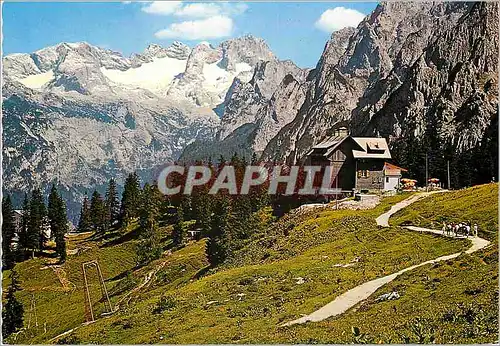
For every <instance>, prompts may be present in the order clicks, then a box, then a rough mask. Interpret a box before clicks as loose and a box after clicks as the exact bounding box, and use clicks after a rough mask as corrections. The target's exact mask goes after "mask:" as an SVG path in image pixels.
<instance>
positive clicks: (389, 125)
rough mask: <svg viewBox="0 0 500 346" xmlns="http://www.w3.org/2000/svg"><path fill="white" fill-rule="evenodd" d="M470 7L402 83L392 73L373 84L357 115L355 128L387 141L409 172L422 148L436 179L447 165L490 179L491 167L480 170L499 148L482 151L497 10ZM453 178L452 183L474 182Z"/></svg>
mask: <svg viewBox="0 0 500 346" xmlns="http://www.w3.org/2000/svg"><path fill="white" fill-rule="evenodd" d="M467 9H468V11H467V12H465V13H464V14H463V16H462V17H461V18H460V19H459V20H458V21H456V22H455V25H454V26H453V27H451V28H449V29H448V30H445V31H442V32H438V33H436V34H435V35H434V36H433V37H432V38H431V42H432V44H430V45H429V46H428V47H427V48H426V49H425V50H423V51H421V54H420V55H419V56H418V57H417V58H416V61H415V62H414V63H413V64H412V65H408V66H407V68H406V73H405V75H404V77H405V78H404V79H403V80H401V76H396V75H395V74H391V75H389V76H388V78H387V79H386V80H384V81H380V82H379V83H377V84H375V85H374V86H373V87H372V89H371V90H369V91H368V93H367V102H366V103H363V104H360V106H359V107H357V108H356V109H354V111H353V117H352V123H353V128H355V130H356V131H357V132H359V133H363V134H367V135H374V134H380V135H381V136H384V137H388V138H391V140H392V142H393V143H394V144H393V148H394V154H395V156H396V158H397V159H399V160H400V161H401V162H402V163H404V164H405V165H407V166H408V167H409V168H411V169H413V171H417V172H418V170H419V169H418V168H419V167H418V166H419V165H421V163H422V160H421V159H420V160H419V158H418V157H415V156H416V155H415V152H416V153H419V152H421V151H422V150H423V149H422V147H423V146H425V148H426V149H425V150H426V151H427V152H429V153H430V155H431V156H432V160H431V167H430V168H431V171H432V172H433V174H434V175H436V174H438V175H441V176H445V169H446V167H445V166H446V163H445V162H444V161H445V160H448V161H451V163H452V170H453V171H455V172H457V171H458V170H459V167H453V166H459V165H465V164H467V165H471V166H475V167H474V168H473V170H474V172H477V173H476V175H477V176H479V175H481V174H482V175H486V176H485V177H483V178H484V179H486V180H485V181H488V180H489V179H490V178H491V177H492V176H494V175H495V172H496V169H495V165H494V164H493V165H492V168H494V169H489V170H486V169H484V166H487V165H491V164H492V161H493V162H497V160H498V151H497V150H493V151H491V150H489V149H486V148H485V147H484V145H485V144H486V143H487V142H489V141H491V140H492V134H491V131H490V129H491V128H492V127H496V125H495V124H496V123H497V122H498V118H497V112H498V68H497V67H498V54H497V53H498V5H497V4H485V3H478V4H474V5H473V6H469V7H467ZM464 155H472V156H474V157H475V158H476V159H475V160H473V162H470V160H469V159H468V158H466V157H464ZM478 167H479V168H478ZM496 167H497V166H496ZM454 175H455V176H456V177H455V181H456V184H457V185H462V184H470V183H471V182H474V180H470V179H469V180H467V181H465V180H464V179H465V178H464V177H463V175H460V176H458V173H455V174H454ZM477 178H478V177H476V179H477ZM467 179H468V178H467ZM476 181H477V182H481V181H480V180H476Z"/></svg>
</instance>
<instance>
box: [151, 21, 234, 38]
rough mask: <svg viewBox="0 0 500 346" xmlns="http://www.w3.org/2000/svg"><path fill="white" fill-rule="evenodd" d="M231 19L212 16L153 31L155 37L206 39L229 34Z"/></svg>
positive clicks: (231, 28)
mask: <svg viewBox="0 0 500 346" xmlns="http://www.w3.org/2000/svg"><path fill="white" fill-rule="evenodd" d="M232 31H233V20H232V19H231V18H229V17H227V16H213V17H210V18H206V19H201V20H193V21H185V22H181V23H173V24H170V26H169V27H168V28H167V29H163V30H160V31H158V32H156V33H155V36H156V37H157V38H160V39H163V38H177V39H184V40H206V39H214V38H220V37H227V36H230V35H231V33H232Z"/></svg>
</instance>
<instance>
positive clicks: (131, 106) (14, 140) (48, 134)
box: [3, 84, 217, 219]
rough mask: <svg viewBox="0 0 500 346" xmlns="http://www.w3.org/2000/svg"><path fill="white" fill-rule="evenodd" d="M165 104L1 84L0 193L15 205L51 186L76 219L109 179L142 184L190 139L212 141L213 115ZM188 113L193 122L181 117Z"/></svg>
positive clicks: (214, 120)
mask: <svg viewBox="0 0 500 346" xmlns="http://www.w3.org/2000/svg"><path fill="white" fill-rule="evenodd" d="M196 112H197V110H196V109H191V110H189V109H186V108H183V109H178V108H176V107H173V106H172V105H171V104H169V103H168V102H166V101H163V100H160V99H155V100H151V101H149V102H148V101H145V100H143V101H142V102H134V101H131V100H127V99H120V98H117V99H115V100H113V101H109V100H101V99H98V98H93V99H92V100H88V99H87V98H86V97H85V96H79V97H67V96H66V97H64V96H62V95H61V94H55V93H51V94H45V93H40V92H38V91H33V90H30V89H27V88H25V87H23V86H22V85H21V86H13V85H9V84H6V86H5V88H4V103H3V114H4V117H3V131H4V137H3V138H4V140H3V145H4V147H3V148H4V150H3V157H4V189H5V190H7V191H9V192H11V193H14V194H15V195H16V197H17V199H19V198H20V197H21V196H22V194H23V193H24V192H26V191H29V190H30V189H31V188H32V187H34V186H42V187H43V188H44V189H48V188H49V184H50V183H52V182H55V183H56V184H58V186H59V187H60V188H61V189H62V191H63V192H64V194H65V197H66V198H67V199H68V203H69V207H70V216H71V217H72V218H73V219H74V217H75V216H76V213H77V212H78V210H79V206H78V202H79V201H81V199H82V198H83V194H84V193H85V192H89V193H91V190H92V189H94V188H98V189H100V191H101V192H104V189H105V188H104V185H105V184H106V182H107V181H108V180H109V178H110V177H115V178H116V179H117V181H118V182H119V184H121V183H123V181H124V178H125V175H126V174H127V172H130V171H133V170H137V171H139V172H140V174H141V176H142V177H143V178H144V179H145V180H148V181H152V180H153V179H156V176H157V174H158V172H157V169H156V168H157V167H160V166H161V165H164V164H166V163H168V162H171V161H173V160H174V159H175V158H177V157H178V156H179V155H180V153H181V152H182V150H183V149H184V147H185V146H186V145H187V144H189V143H190V142H191V141H193V140H195V139H200V140H201V139H206V138H212V137H213V136H214V134H215V132H214V130H215V127H216V125H217V118H216V116H215V115H212V116H207V115H204V116H202V115H201V114H198V115H196ZM186 113H190V114H191V115H187V114H186Z"/></svg>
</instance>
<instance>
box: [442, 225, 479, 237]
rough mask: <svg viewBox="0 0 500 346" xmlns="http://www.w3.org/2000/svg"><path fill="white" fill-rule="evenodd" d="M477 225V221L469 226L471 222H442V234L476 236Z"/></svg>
mask: <svg viewBox="0 0 500 346" xmlns="http://www.w3.org/2000/svg"><path fill="white" fill-rule="evenodd" d="M478 228H479V227H478V226H477V223H475V224H474V226H471V222H459V223H455V222H450V223H448V224H447V223H446V222H443V229H442V230H443V234H444V235H448V236H451V235H455V237H456V236H458V235H459V234H461V235H465V236H466V237H469V236H473V237H477V233H478Z"/></svg>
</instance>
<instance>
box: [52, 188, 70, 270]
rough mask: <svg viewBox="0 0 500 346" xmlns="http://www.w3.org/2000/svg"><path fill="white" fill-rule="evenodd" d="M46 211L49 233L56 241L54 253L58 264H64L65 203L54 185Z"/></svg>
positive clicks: (66, 225)
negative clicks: (58, 260)
mask: <svg viewBox="0 0 500 346" xmlns="http://www.w3.org/2000/svg"><path fill="white" fill-rule="evenodd" d="M47 210H48V217H49V222H50V229H51V233H52V235H53V237H54V238H55V241H56V253H57V254H58V255H59V259H60V262H64V261H65V260H66V240H65V239H64V235H65V234H66V233H67V231H68V219H67V215H66V206H65V203H64V201H63V199H62V198H61V196H60V195H59V193H58V192H57V188H56V186H55V185H52V189H51V190H50V194H49V205H48V208H47Z"/></svg>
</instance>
